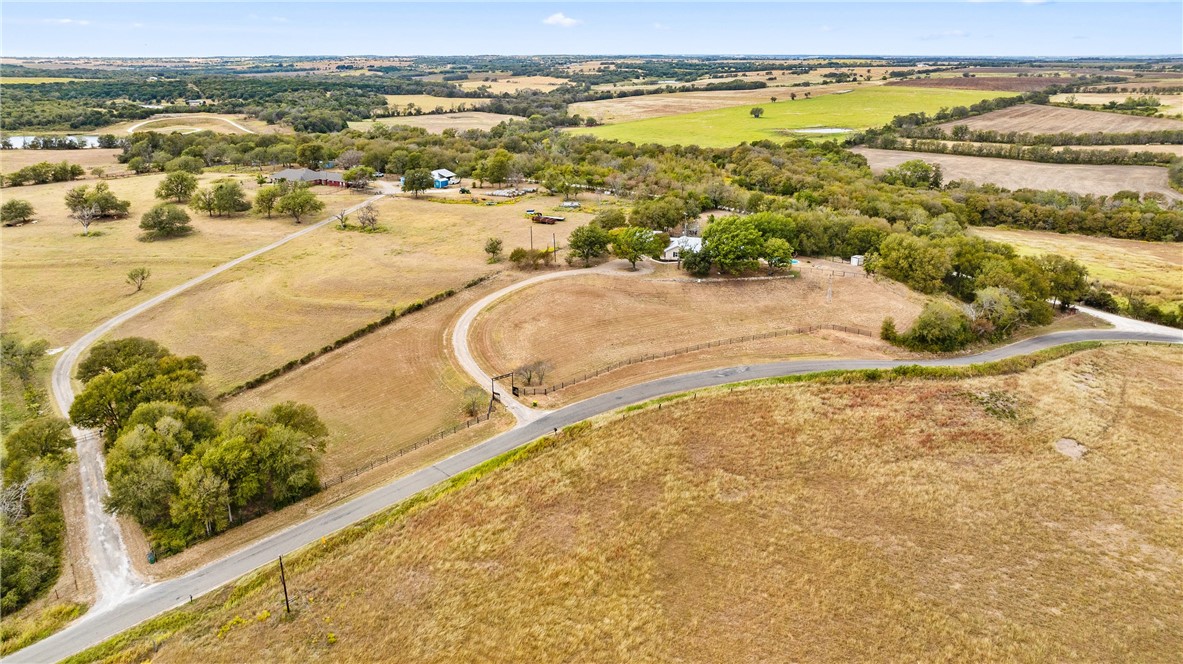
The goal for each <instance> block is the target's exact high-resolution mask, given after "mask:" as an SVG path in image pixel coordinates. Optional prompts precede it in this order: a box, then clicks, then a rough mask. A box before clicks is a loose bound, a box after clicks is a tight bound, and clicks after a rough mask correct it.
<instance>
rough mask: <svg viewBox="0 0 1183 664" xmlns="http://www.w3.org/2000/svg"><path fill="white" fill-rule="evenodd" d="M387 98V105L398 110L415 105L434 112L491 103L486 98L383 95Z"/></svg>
mask: <svg viewBox="0 0 1183 664" xmlns="http://www.w3.org/2000/svg"><path fill="white" fill-rule="evenodd" d="M383 96H384V97H386V105H387V106H389V107H391V108H395V109H398V110H400V111H401V110H403V109H405V108H407V106H408V105H409V104H414V105H415V108H418V109H420V110H423V111H434V110H435V109H437V108H443V109H444V110H446V111H454V110H456V107H457V106H464V107H465V108H472V107H473V106H476V105H478V104H483V103H485V102H487V101H489V100H488V99H487V98H484V97H432V96H431V95H383Z"/></svg>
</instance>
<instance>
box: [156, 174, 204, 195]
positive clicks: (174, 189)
mask: <svg viewBox="0 0 1183 664" xmlns="http://www.w3.org/2000/svg"><path fill="white" fill-rule="evenodd" d="M195 191H197V178H196V177H195V176H194V175H193V174H192V173H187V172H185V171H176V172H174V173H169V174H168V175H166V176H164V179H163V180H161V181H160V184H159V185H158V186H157V187H156V198H160V199H163V200H168V199H172V200H173V201H174V202H176V203H183V202H185V201H187V200H189V197H190V196H192V195H193V192H195Z"/></svg>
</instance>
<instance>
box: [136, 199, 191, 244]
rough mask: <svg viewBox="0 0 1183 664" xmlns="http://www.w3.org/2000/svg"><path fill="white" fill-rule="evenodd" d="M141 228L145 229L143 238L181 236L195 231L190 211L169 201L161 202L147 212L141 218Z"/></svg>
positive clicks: (155, 238) (154, 238)
mask: <svg viewBox="0 0 1183 664" xmlns="http://www.w3.org/2000/svg"><path fill="white" fill-rule="evenodd" d="M140 228H141V229H143V230H144V231H145V232H144V234H143V235H142V236H140V239H141V240H158V239H161V238H170V237H180V236H182V235H188V234H189V233H191V232H193V227H192V226H190V225H189V213H188V212H185V211H184V210H182V209H181V208H179V207H177V206H176V205H171V204H169V203H161V204H160V205H157V206H156V207H153V208H152V209H151V210H148V211H147V212H145V213H144V216H143V217H141V218H140Z"/></svg>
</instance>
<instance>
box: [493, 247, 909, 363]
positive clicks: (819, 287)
mask: <svg viewBox="0 0 1183 664" xmlns="http://www.w3.org/2000/svg"><path fill="white" fill-rule="evenodd" d="M800 272H801V273H802V276H801V277H800V278H798V279H778V280H763V281H736V282H704V283H694V281H693V280H690V279H686V278H685V277H684V276H682V275H680V274H679V273H678V272H677V271H676V269H675V268H673V267H670V266H665V267H664V269H661V270H659V271H658V272H656V273H655V276H654V277H652V278H637V277H633V276H631V275H630V276H608V275H588V276H587V277H573V278H568V279H560V280H556V281H550V282H543V283H540V284H537V285H534V286H530V287H529V288H526V289H523V290H521V291H518V292H516V293H513V294H511V295H509V296H507V297H505V298H503V299H502V300H500V301H498V302H496V303H494V304H493V305H492V306H490V307H489V308H488V309H486V310H485V311H484V312H482V313H481V315H480V316H479V317H478V318H477V320H476V322H475V323H474V325H473V330H472V335H471V340H472V346H473V352H474V354H475V355H476V356H477V358H478V360H479V361H480V362H481V364H482V365H483V366H484V367H486V368H487V369H491V370H492V372H493V374H500V373H504V372H508V371H512V370H514V369H516V368H518V367H519V366H521V365H523V364H526V363H528V362H532V361H534V360H547V361H549V362H550V363H551V364H553V365H554V371H553V372H551V374H549V375H548V376H547V378H546V383H547V384H550V383H552V382H558V381H562V380H566V379H569V378H574V377H576V376H580V375H582V374H584V373H586V372H588V371H594V370H596V369H599V368H600V367H604V366H607V365H609V364H612V363H614V362H617V361H620V360H625V359H629V358H632V357H639V356H642V355H646V354H649V353H660V352H662V351H666V350H672V349H674V348H681V347H684V346H691V345H694V344H696V343H699V342H703V341H717V340H722V339H727V338H731V337H737V336H742V335H745V334H755V333H760V332H767V331H771V330H776V329H786V328H794V327H801V326H805V325H812V324H822V323H832V324H839V325H851V326H855V327H862V328H866V329H868V330H871V331H873V332H875V333H876V334H877V333H878V330H879V325H880V323H882V322H883V318H884V317H886V316H893V317H894V318H895V319H896V323H897V324H898V325H899V326H900V327H901V328H906V327H907V326H908V325H910V324H911V322H912V320H913V319H914V318H915V317H916V315H917V314H919V313H920V309H921V307H922V304H923V298H921V297H919V296H916V295H914V294H911V293H908V292H907V289H905V288H902V287H899V285H898V284H889V283H887V282H883V283H876V282H874V281H872V280H870V279H864V278H859V277H849V278H835V279H834V282H833V283H834V285H833V289H834V291H833V301H832V302H830V303H826V290H827V286H828V280H827V278H825V277H823V276H820V275H818V274H813V273H812V271H811V270H810V268H809V267H803V268H802V269H801V270H800ZM769 346H770V348H771V349H773V350H772V352H773V353H779V354H792V353H794V352H795V353H806V354H829V353H832V352H833V347H832V346H831V347H829V348H826V349H822V348H820V347H817V346H813V345H811V342H810V341H809V339H808V338H806V339H804V340H795V342H794V340H792V339H791V338H785V339H781V340H780V341H779V342H778V343H773V342H770V344H769ZM794 347H796V349H795V350H794ZM882 350H886V347H884V348H883V349H881V352H882ZM717 352H718V351H716V350H714V349H712V350H711V351H710V355H712V356H714V355H715V354H716V353H717ZM695 361H696V358H695V356H694V355H688V356H680V357H679V358H671V360H670V362H671V363H673V364H674V365H675V366H676V365H677V364H678V363H679V362H695Z"/></svg>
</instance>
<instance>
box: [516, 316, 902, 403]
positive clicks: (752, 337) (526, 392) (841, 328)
mask: <svg viewBox="0 0 1183 664" xmlns="http://www.w3.org/2000/svg"><path fill="white" fill-rule="evenodd" d="M818 330H829V331H832V332H846V333H848V334H858V335H861V336H864V337H871V338H877V337H878V336H879V335H878V334H876V333H874V332H872V331H870V330H865V329H863V328H860V327H851V326H849V325H807V326H805V327H791V328H786V329H783V330H773V331H771V332H761V333H760V334H745V335H743V336H741V337H731V338H730V339H721V340H718V341H704V342H702V343H698V344H694V345H693V346H685V347H683V348H674V349H672V350H667V351H664V352H661V353H648V354H646V355H639V356H637V357H631V358H629V359H627V360H621V361H619V362H614V363H612V364H609V365H607V366H604V367H600V368H599V369H596V370H595V371H589V372H587V373H585V374H583V375H581V376H578V377H576V378H571V379H570V380H565V381H562V382H559V383H556V384H554V385H550V386H548V387H524V386H519V387H518V388H517V395H519V396H537V395H539V394H542V395H547V394H552V393H554V392H557V391H559V390H561V389H563V388H565V387H570V386H572V385H575V384H576V383H582V382H584V381H587V380H591V379H592V378H596V377H598V376H602V375H604V374H606V373H608V372H610V371H615V370H617V369H621V368H623V367H627V366H630V365H633V364H639V363H641V362H650V361H652V360H661V359H665V358H667V357H674V356H676V355H685V354H686V353H693V352H696V351H700V350H704V349H706V348H717V347H719V346H730V345H734V344H742V343H747V342H749V341H760V340H763V339H772V338H775V337H787V336H791V335H794V334H810V333H812V332H817V331H818Z"/></svg>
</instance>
